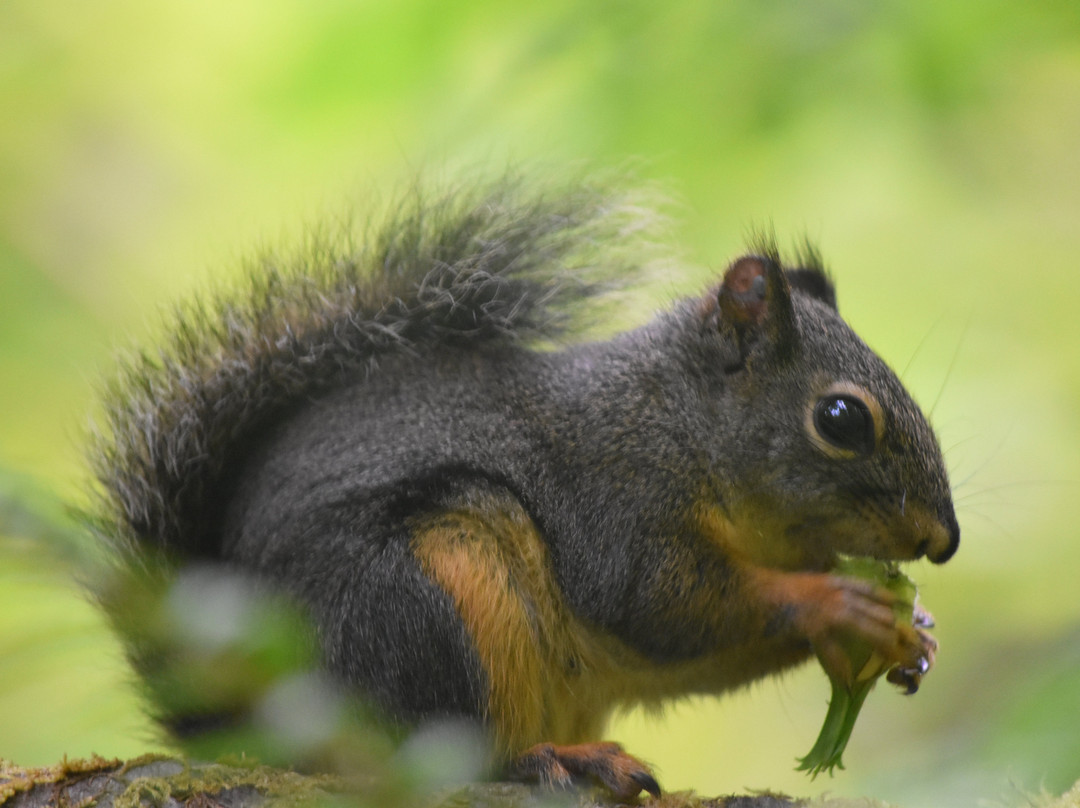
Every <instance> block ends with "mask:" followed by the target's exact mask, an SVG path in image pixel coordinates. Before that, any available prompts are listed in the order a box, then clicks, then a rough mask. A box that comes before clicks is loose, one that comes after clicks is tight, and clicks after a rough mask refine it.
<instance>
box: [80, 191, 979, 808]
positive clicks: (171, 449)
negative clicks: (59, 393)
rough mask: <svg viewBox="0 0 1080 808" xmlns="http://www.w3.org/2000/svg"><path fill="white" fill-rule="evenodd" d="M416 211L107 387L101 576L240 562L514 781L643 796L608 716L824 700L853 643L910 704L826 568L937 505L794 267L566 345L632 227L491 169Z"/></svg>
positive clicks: (370, 677) (945, 533) (597, 197)
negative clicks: (870, 650)
mask: <svg viewBox="0 0 1080 808" xmlns="http://www.w3.org/2000/svg"><path fill="white" fill-rule="evenodd" d="M415 196H416V198H413V199H412V200H411V201H407V202H404V203H402V204H401V205H399V206H397V207H395V208H394V209H393V210H391V212H390V213H389V214H388V215H387V217H386V221H385V222H383V223H382V224H381V225H380V226H379V227H378V228H376V229H373V230H372V231H371V232H370V233H369V236H368V238H366V239H365V240H364V241H363V243H362V244H359V245H358V246H357V245H355V244H352V245H346V247H343V248H339V249H333V248H329V247H326V246H325V245H316V246H315V247H314V248H313V249H310V250H308V251H307V252H306V253H304V254H303V255H301V256H300V257H299V258H298V259H297V260H296V261H294V262H293V263H292V264H291V265H288V264H285V263H282V262H280V261H277V260H276V259H267V260H264V261H263V262H262V265H261V266H257V267H255V268H253V269H252V270H251V271H250V272H249V273H248V278H247V281H246V283H247V287H246V288H245V289H244V290H242V291H241V292H236V291H234V292H232V293H222V294H221V295H220V296H219V298H217V299H213V300H210V301H209V302H207V301H205V300H204V301H203V302H201V303H197V304H195V305H193V306H190V307H188V308H187V309H184V310H182V311H181V313H180V314H179V315H178V316H177V322H176V323H175V324H174V326H173V330H172V335H171V337H170V338H168V339H167V340H166V342H165V344H164V347H162V348H161V349H160V350H159V352H158V353H157V354H150V353H143V354H139V355H136V356H135V357H134V358H133V359H130V360H129V361H128V363H127V364H126V365H125V366H123V367H122V368H121V370H120V371H119V374H118V377H117V380H116V381H115V382H114V383H113V384H112V386H111V387H110V388H109V392H108V393H107V395H106V402H105V403H106V407H105V409H106V416H105V418H106V425H105V429H103V430H102V432H101V435H100V436H99V438H98V440H97V442H96V443H95V445H94V448H93V452H92V455H93V462H94V468H95V474H96V476H97V478H98V481H99V485H98V488H99V493H100V500H99V502H98V504H97V506H96V513H95V518H94V523H95V529H96V530H97V531H98V533H100V534H101V535H102V536H103V537H104V539H105V540H106V541H108V542H109V544H110V545H111V546H112V548H113V551H114V553H115V555H116V557H117V558H119V559H121V566H122V565H123V564H127V565H129V566H137V565H139V564H143V563H146V562H145V559H147V558H149V557H151V556H154V555H155V554H159V555H161V556H162V557H168V558H169V559H170V563H172V564H174V565H183V564H189V563H202V562H206V561H215V562H221V563H225V564H228V565H230V566H231V567H234V568H237V569H240V570H244V571H245V572H249V573H251V574H253V575H255V576H257V577H258V579H259V580H261V581H266V582H268V583H269V585H271V586H273V587H275V588H277V589H280V590H281V591H283V592H285V593H287V594H288V595H289V596H291V597H293V598H295V599H296V600H297V601H298V602H299V603H301V604H302V605H303V606H304V608H305V609H306V610H307V612H308V613H309V614H310V617H311V620H312V622H313V625H314V631H315V635H316V640H317V645H318V648H319V656H320V659H321V664H322V665H323V666H324V667H325V669H326V670H327V671H328V672H329V674H330V675H331V676H332V677H333V678H334V679H335V680H336V681H339V682H342V683H344V685H345V686H347V687H348V688H349V689H350V690H351V691H353V692H356V693H358V694H360V695H361V696H362V697H363V698H364V699H366V700H369V701H370V702H371V703H373V704H374V705H375V706H377V707H378V708H379V710H381V711H382V714H384V715H386V716H389V717H390V719H391V720H393V721H394V722H396V723H398V724H400V725H402V726H414V725H416V724H418V723H420V722H423V721H426V720H429V719H433V718H440V717H460V718H464V719H466V720H469V721H475V722H477V723H478V724H480V725H481V726H483V727H484V728H485V730H486V732H487V733H488V734H489V736H490V738H491V744H492V748H493V750H494V753H495V755H496V757H497V758H498V760H500V761H501V762H502V764H503V767H504V771H506V772H508V773H510V774H511V775H514V776H517V777H523V778H529V779H534V780H539V781H541V782H545V783H550V784H564V783H569V782H571V781H577V780H579V779H595V780H599V781H600V782H602V783H604V784H605V785H607V786H608V787H609V788H610V789H611V790H612V791H613V792H614V793H615V794H617V795H621V796H632V795H635V794H637V793H638V792H639V791H640V790H642V789H644V790H646V791H648V792H650V793H653V794H658V793H659V791H660V789H659V786H658V784H657V782H656V780H655V778H654V777H653V775H652V773H651V771H650V770H649V768H648V766H647V765H645V764H644V763H642V762H641V761H639V760H638V759H637V758H635V757H633V756H632V755H630V754H628V753H626V752H624V751H623V750H622V749H621V747H619V746H618V745H615V744H610V743H604V742H601V741H600V740H599V739H600V737H601V733H602V731H603V727H604V724H605V721H606V719H607V718H608V716H609V715H610V714H611V713H612V711H613V710H614V709H616V708H619V707H624V706H628V705H633V704H648V705H657V704H660V703H662V702H664V701H666V700H669V699H673V698H677V697H679V696H683V695H687V694H698V693H705V694H715V693H721V692H724V691H728V690H731V689H734V688H738V687H740V686H742V685H745V684H747V683H749V682H752V681H754V680H758V679H761V678H763V677H768V676H771V675H774V674H777V673H779V672H781V671H785V670H788V669H790V668H792V667H794V666H796V665H799V664H800V663H803V662H805V661H806V660H808V659H810V658H811V657H812V656H814V655H815V654H816V655H817V656H818V658H819V659H820V660H821V662H822V664H823V665H824V666H825V667H826V670H828V671H829V672H830V675H836V676H838V677H840V678H841V679H844V678H846V679H848V680H850V678H851V671H850V669H849V664H848V662H847V660H846V657H845V656H844V654H843V653H842V651H841V650H840V649H841V644H842V642H843V640H844V639H845V638H850V637H852V636H855V637H859V638H861V639H864V640H867V641H869V642H871V643H872V644H873V646H874V647H875V649H876V650H877V651H878V652H879V653H880V654H882V655H883V656H884V657H885V658H886V659H887V660H889V661H890V662H891V663H893V664H894V665H895V668H894V670H893V672H892V673H891V674H890V679H891V680H892V681H894V682H897V683H899V684H901V685H904V686H906V687H907V689H908V690H909V691H910V690H913V689H914V687H916V686H917V685H918V681H919V679H920V677H921V675H922V674H923V673H924V672H925V671H926V670H927V669H928V667H929V664H930V663H931V662H932V661H933V655H934V650H935V648H936V643H935V642H934V640H933V638H932V637H931V636H930V635H929V634H928V633H926V632H925V631H924V630H923V629H922V628H921V627H920V626H919V625H916V626H914V627H913V626H911V625H906V626H905V625H897V624H896V623H895V621H894V618H893V614H892V610H891V608H890V597H889V595H888V593H886V592H884V591H882V590H878V589H875V588H874V587H873V586H871V585H869V584H866V583H865V582H861V581H855V580H851V579H847V578H844V577H841V576H838V575H835V574H832V573H831V572H830V569H831V568H832V567H833V565H834V564H835V562H836V558H837V554H840V553H843V554H853V555H860V556H870V557H874V558H879V559H895V560H910V559H918V558H922V557H927V558H929V560H930V561H932V562H935V563H942V562H944V561H946V560H948V559H949V558H950V557H951V556H952V555H953V553H954V552H955V551H956V549H957V545H958V542H959V535H960V531H959V526H958V523H957V520H956V517H955V514H954V509H953V505H952V499H951V493H950V486H949V482H948V478H947V474H946V470H945V466H944V462H943V460H942V456H941V451H940V448H939V445H938V442H937V439H936V438H935V435H934V433H933V431H932V429H931V427H930V426H929V424H928V422H927V419H926V418H925V417H924V415H923V414H922V412H921V411H920V410H919V408H918V406H917V405H916V404H915V403H914V402H913V400H912V398H911V397H910V396H909V394H908V392H907V391H906V390H905V388H904V387H903V385H902V384H901V382H900V381H899V380H898V379H897V377H896V376H895V375H894V373H893V372H892V371H891V370H890V369H889V368H888V367H887V366H886V364H885V363H884V362H883V361H882V360H881V359H880V358H879V357H878V356H877V355H876V354H875V353H873V352H872V351H871V349H870V348H868V347H867V346H866V344H864V343H863V342H862V340H860V338H859V337H858V336H856V334H855V333H854V332H853V331H852V330H851V328H849V326H848V325H847V324H846V323H845V321H844V320H843V319H841V317H840V315H839V314H838V311H837V305H836V296H835V291H834V287H833V283H832V281H831V279H830V276H829V275H828V274H827V273H826V271H825V269H824V265H823V262H822V260H821V258H820V256H819V255H818V253H817V252H816V251H815V250H813V249H811V248H807V249H805V250H803V251H802V254H801V255H800V257H799V258H798V260H797V261H796V262H794V265H793V266H785V263H784V261H783V259H782V257H781V255H780V252H779V250H778V249H777V248H776V246H775V243H774V241H773V240H771V239H768V238H766V239H759V241H760V242H761V243H760V244H755V245H754V247H753V249H752V251H751V252H750V253H749V254H747V255H745V256H743V257H741V258H738V259H736V260H735V261H733V262H732V263H731V264H730V266H729V267H728V268H727V269H726V271H724V272H723V274H722V277H720V278H719V280H718V282H717V283H716V284H714V285H713V286H711V287H710V288H708V289H706V290H705V291H704V293H702V294H700V295H699V296H697V297H693V298H690V299H685V300H681V301H679V302H677V303H675V304H674V305H673V306H671V307H670V308H669V309H668V310H666V311H664V312H662V313H660V314H659V315H657V316H656V317H655V319H653V320H652V321H650V322H648V323H647V324H645V325H643V326H640V327H638V328H635V329H633V330H630V331H627V332H625V333H621V334H618V335H616V336H614V337H612V338H610V339H606V340H587V339H581V338H578V337H576V336H575V335H576V334H577V333H579V332H580V329H581V327H582V325H584V326H589V325H592V324H594V323H592V322H590V312H593V311H597V310H599V309H597V306H598V305H599V302H600V301H601V299H609V298H604V293H605V292H606V290H609V289H610V288H612V287H613V286H617V285H618V282H619V281H620V280H621V279H622V278H623V277H624V276H626V277H629V276H630V275H631V274H632V270H633V269H634V264H635V263H636V262H638V261H637V258H638V256H637V254H636V251H637V250H638V247H639V245H640V242H638V241H635V240H634V235H633V233H632V232H630V231H632V230H634V229H635V228H636V227H637V219H636V218H635V217H637V216H638V215H639V214H640V210H638V209H637V208H636V206H635V204H633V203H626V202H625V200H621V199H619V198H614V199H613V198H612V197H611V195H610V193H609V192H608V191H607V190H604V189H602V188H601V189H597V188H594V187H592V186H590V185H588V184H585V183H583V184H582V185H581V186H580V187H574V188H571V189H568V190H562V191H557V192H552V191H550V190H542V191H539V192H535V193H533V192H531V191H530V190H529V189H528V188H527V187H526V185H525V184H523V183H520V182H517V181H513V180H507V181H500V182H496V183H494V184H492V185H483V186H482V187H479V188H458V189H455V190H453V191H450V192H447V193H446V194H444V195H442V196H437V197H436V198H434V199H427V198H425V197H424V196H423V194H416V195H415ZM593 316H594V317H595V315H593ZM575 329H577V331H575ZM916 622H917V623H918V621H916ZM925 622H926V621H924V623H925ZM845 666H848V668H846V667H845ZM186 718H190V717H184V716H165V721H166V724H167V725H169V722H170V720H171V721H172V724H171V725H172V726H174V727H179V726H181V724H182V723H183V720H185V719H186Z"/></svg>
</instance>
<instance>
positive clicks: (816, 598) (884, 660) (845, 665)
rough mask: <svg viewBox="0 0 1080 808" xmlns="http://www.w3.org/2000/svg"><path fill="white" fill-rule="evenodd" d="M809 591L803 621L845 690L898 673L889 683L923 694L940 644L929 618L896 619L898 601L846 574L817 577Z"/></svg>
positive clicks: (801, 612) (816, 648)
mask: <svg viewBox="0 0 1080 808" xmlns="http://www.w3.org/2000/svg"><path fill="white" fill-rule="evenodd" d="M814 578H816V579H818V580H817V582H816V584H817V585H816V586H811V587H809V588H808V589H807V591H806V592H805V594H806V595H808V597H806V598H804V599H803V600H802V601H801V604H800V607H801V608H800V610H799V622H800V624H801V626H800V627H801V628H802V629H803V630H804V631H805V632H806V635H807V637H808V638H809V639H810V642H811V644H812V645H813V647H814V651H815V652H816V654H817V656H818V658H819V659H820V661H821V664H822V667H824V668H825V671H826V672H827V673H828V674H829V676H830V677H832V678H834V679H835V680H836V681H839V682H842V683H844V684H846V685H849V686H850V685H853V684H855V683H858V682H863V681H867V680H869V679H872V678H875V677H877V676H879V675H881V674H882V673H884V672H885V671H887V670H894V671H896V672H895V673H894V674H891V675H890V681H892V682H894V683H896V684H898V685H900V686H902V687H903V688H905V690H907V691H908V692H912V693H913V692H915V690H917V689H918V686H919V683H920V681H921V680H922V677H923V676H924V675H925V674H926V673H927V672H928V671H929V670H930V667H931V666H932V665H933V661H934V652H935V651H936V649H937V642H936V641H935V640H934V639H933V637H931V636H930V635H929V634H928V633H927V632H926V631H925V627H926V626H928V625H930V624H932V620H930V618H929V615H928V614H927V613H926V612H924V611H922V610H918V611H917V613H916V615H915V618H914V619H913V620H911V621H910V622H908V621H906V620H905V619H903V618H898V617H897V612H898V611H900V612H903V610H902V609H900V610H898V609H897V608H896V607H897V605H898V604H897V596H896V595H895V594H894V593H893V592H891V591H889V590H888V589H886V588H884V587H881V586H878V585H876V584H874V583H872V582H869V581H864V580H861V579H858V578H849V577H846V576H841V575H822V576H814Z"/></svg>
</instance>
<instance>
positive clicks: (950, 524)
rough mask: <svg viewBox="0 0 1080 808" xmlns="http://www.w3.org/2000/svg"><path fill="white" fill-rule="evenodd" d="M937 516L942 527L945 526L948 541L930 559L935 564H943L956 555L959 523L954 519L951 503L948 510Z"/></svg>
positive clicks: (958, 543)
mask: <svg viewBox="0 0 1080 808" xmlns="http://www.w3.org/2000/svg"><path fill="white" fill-rule="evenodd" d="M939 518H940V519H941V525H942V527H944V528H945V531H946V532H947V533H948V535H949V543H948V544H947V545H945V549H944V550H942V551H941V552H939V553H938V554H937V555H935V556H931V558H930V560H931V561H932V562H934V563H935V564H944V563H945V562H946V561H948V560H949V559H950V558H952V557H953V556H954V555H956V549H957V548H958V547H959V546H960V523H959V522H957V521H956V514H955V513H953V509H952V504H951V503H950V504H949V506H948V510H947V511H946V512H945V513H942V514H941V515H940V516H939Z"/></svg>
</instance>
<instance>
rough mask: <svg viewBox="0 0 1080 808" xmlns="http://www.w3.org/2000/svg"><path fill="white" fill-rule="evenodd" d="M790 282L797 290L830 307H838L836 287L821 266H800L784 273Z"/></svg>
mask: <svg viewBox="0 0 1080 808" xmlns="http://www.w3.org/2000/svg"><path fill="white" fill-rule="evenodd" d="M784 274H785V275H787V280H788V283H789V284H790V285H791V288H792V289H794V290H795V291H797V292H803V293H804V294H808V295H810V297H813V298H816V299H818V300H820V301H821V302H822V303H824V304H825V305H827V306H829V307H830V308H833V309H835V308H836V289H835V288H834V287H833V284H832V281H831V280H829V276H828V275H826V274H825V271H824V270H823V269H821V268H819V267H799V268H798V269H789V270H787V272H785V273H784Z"/></svg>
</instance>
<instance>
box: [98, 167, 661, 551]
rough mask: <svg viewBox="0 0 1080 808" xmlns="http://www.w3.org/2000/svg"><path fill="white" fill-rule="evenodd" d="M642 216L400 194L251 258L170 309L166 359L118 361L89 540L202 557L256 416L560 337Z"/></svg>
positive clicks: (604, 202) (480, 196) (497, 191)
mask: <svg viewBox="0 0 1080 808" xmlns="http://www.w3.org/2000/svg"><path fill="white" fill-rule="evenodd" d="M649 219H650V217H649V214H648V213H647V211H645V210H644V209H643V208H642V207H640V206H638V205H636V204H634V203H633V202H632V200H630V198H629V197H628V196H626V195H613V194H611V193H610V192H609V191H607V190H605V189H604V188H602V187H595V186H588V185H578V186H575V187H574V189H573V190H570V191H565V190H564V191H558V192H555V191H550V190H541V191H530V190H529V189H528V186H527V183H524V182H522V181H520V180H517V179H511V180H503V181H500V182H498V183H494V184H491V185H488V186H486V187H483V188H480V189H475V188H474V189H460V188H458V189H453V190H451V191H448V192H442V193H440V194H438V196H437V197H436V198H430V197H427V196H425V194H424V193H423V192H420V191H413V192H412V193H410V194H409V195H408V197H407V198H406V199H405V200H404V201H402V202H401V203H400V204H398V205H396V206H393V207H392V208H391V210H390V212H389V213H388V214H387V215H386V216H385V218H384V220H383V222H382V223H381V224H378V225H377V226H369V227H367V228H366V229H365V232H364V233H363V234H361V235H362V237H360V238H357V237H356V236H355V235H353V236H347V237H345V238H343V239H337V240H334V239H327V238H322V239H319V238H316V239H313V240H312V241H313V243H312V244H311V245H309V246H308V247H307V248H306V249H305V250H303V251H301V252H300V253H299V254H298V255H297V256H296V257H295V258H293V259H292V260H289V261H287V262H279V261H278V260H277V259H275V258H269V257H267V258H263V259H262V260H261V261H259V262H257V263H256V265H254V266H252V267H251V268H250V269H249V271H248V272H247V273H246V275H245V280H244V282H243V286H242V288H241V289H239V290H234V291H232V292H229V293H219V294H218V295H216V296H215V297H213V298H212V299H209V300H208V301H203V302H200V303H194V304H190V305H188V306H186V307H183V308H181V309H180V310H178V311H177V312H176V313H175V314H174V322H173V324H172V328H171V331H170V333H171V336H170V337H169V338H168V339H167V340H166V342H165V344H164V347H162V348H161V349H160V350H158V351H157V352H154V353H142V354H138V355H135V356H134V357H130V358H128V359H127V360H126V361H125V362H124V363H123V365H122V367H121V368H120V371H119V373H118V374H117V376H116V378H115V380H114V381H113V382H112V384H111V385H110V386H109V387H108V389H107V391H106V394H105V397H104V398H105V410H106V416H105V422H104V425H103V428H102V429H101V430H100V432H99V435H98V437H97V438H96V439H95V440H94V441H93V446H92V451H91V457H92V462H93V466H94V470H95V473H96V476H97V478H98V480H99V482H100V502H99V504H98V506H96V507H95V509H94V515H93V521H94V523H95V526H96V530H97V532H98V533H99V534H100V535H101V536H102V537H103V538H104V539H105V540H106V541H107V542H109V543H110V544H111V545H112V546H113V548H114V550H115V551H117V552H119V554H120V555H122V556H130V555H131V554H132V553H135V554H136V555H138V554H139V553H140V552H145V551H146V550H148V549H151V548H157V549H160V550H163V551H167V552H168V553H170V554H172V553H175V554H179V555H193V556H200V555H202V556H213V555H214V554H215V552H216V547H215V544H216V539H215V533H216V530H215V525H214V524H213V521H214V515H215V511H216V510H217V508H216V507H215V502H214V496H215V493H216V491H217V490H218V488H219V486H220V482H221V479H222V475H223V472H224V467H225V462H226V459H227V458H228V457H230V456H234V455H235V452H236V451H237V449H238V448H239V447H241V446H242V445H243V444H244V442H245V441H246V440H248V439H249V438H250V437H251V435H252V433H253V432H254V431H256V430H257V429H258V428H259V426H260V425H261V424H264V423H265V422H266V421H267V419H269V418H272V417H273V416H274V415H275V414H276V413H278V412H280V411H281V410H282V409H283V408H285V407H287V406H289V404H291V403H293V402H296V401H298V400H301V399H302V398H304V397H307V396H310V395H312V394H316V393H318V392H319V391H321V390H325V389H327V388H331V387H333V386H335V385H337V384H340V383H342V382H344V381H346V380H353V379H356V378H358V377H359V378H362V375H363V374H365V373H367V372H370V370H371V368H372V367H373V366H374V364H375V363H376V362H377V360H378V357H379V355H380V354H385V353H386V352H391V351H399V350H408V349H415V348H417V347H422V346H423V345H425V344H432V343H448V342H449V343H480V342H490V341H496V340H504V341H516V340H536V339H546V338H551V337H553V336H556V335H558V334H560V333H564V332H565V331H566V330H567V329H568V328H571V327H573V326H574V324H575V322H576V317H575V315H576V313H577V312H578V310H579V306H580V304H581V303H582V302H583V301H584V300H586V299H588V298H589V297H590V296H591V295H594V294H595V293H596V292H597V291H598V290H600V289H603V288H604V287H605V286H607V285H608V284H609V283H610V282H611V281H613V280H617V279H619V278H620V277H622V276H625V275H626V273H627V272H629V271H631V270H633V269H634V268H635V266H634V265H635V264H636V263H637V260H638V259H639V257H640V256H639V255H637V254H635V250H636V249H637V247H630V246H629V245H630V244H631V243H633V244H634V245H637V246H638V247H639V246H640V244H641V243H642V242H641V239H640V237H637V238H633V237H632V234H633V231H640V230H641V229H642V227H643V226H644V225H646V224H647V223H648V222H649ZM342 244H344V246H342Z"/></svg>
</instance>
